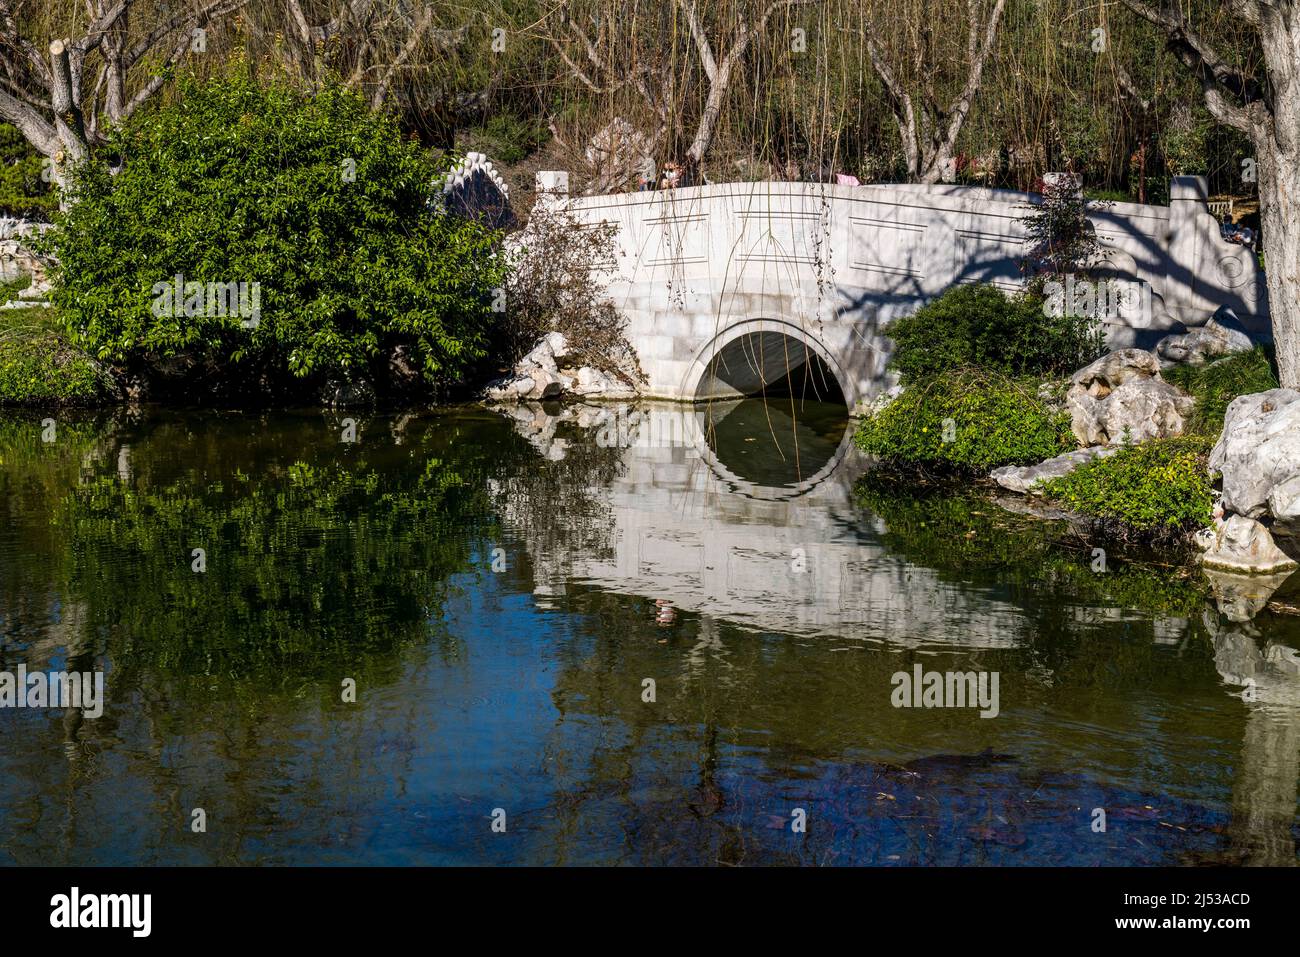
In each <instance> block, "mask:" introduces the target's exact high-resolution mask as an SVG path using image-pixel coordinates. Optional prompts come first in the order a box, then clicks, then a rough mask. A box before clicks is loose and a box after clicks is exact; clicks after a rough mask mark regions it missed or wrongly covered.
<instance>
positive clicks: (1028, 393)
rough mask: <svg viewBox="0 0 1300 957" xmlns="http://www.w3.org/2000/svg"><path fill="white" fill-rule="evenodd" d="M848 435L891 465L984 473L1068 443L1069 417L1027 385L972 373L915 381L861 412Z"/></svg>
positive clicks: (1058, 450) (1042, 456) (1070, 437)
mask: <svg viewBox="0 0 1300 957" xmlns="http://www.w3.org/2000/svg"><path fill="white" fill-rule="evenodd" d="M855 439H856V441H857V444H858V446H859V447H860V448H861V449H862V450H863V451H865V452H869V453H871V454H873V455H875V456H877V457H879V458H880V459H882V460H884V461H885V462H887V463H889V464H891V465H895V466H905V467H912V468H920V469H923V470H926V471H935V472H970V473H985V472H988V471H989V470H990V469H994V468H997V467H998V466H1001V465H1026V464H1030V463H1034V462H1041V461H1042V460H1043V459H1048V458H1051V457H1052V456H1055V455H1060V454H1061V453H1062V452H1067V451H1069V450H1070V449H1073V448H1074V447H1075V442H1074V437H1073V435H1072V434H1071V432H1070V418H1069V416H1068V415H1066V414H1064V413H1062V412H1059V411H1056V410H1054V409H1052V408H1050V407H1049V406H1048V405H1047V404H1046V403H1045V402H1043V400H1041V399H1040V398H1039V397H1038V395H1037V393H1036V391H1035V389H1034V387H1033V386H1032V385H1029V384H1025V383H1019V382H1016V381H1014V380H1012V379H1008V378H1006V377H1004V376H1001V375H998V374H996V373H988V372H981V371H977V370H958V371H955V372H947V373H944V374H942V375H938V376H934V377H932V378H929V379H925V380H922V381H920V382H917V383H914V384H913V385H912V386H910V387H908V388H907V390H906V391H904V392H903V394H902V395H901V396H899V397H898V398H897V399H895V400H894V401H893V402H892V403H891V404H889V405H888V406H886V407H885V408H884V409H882V410H880V411H878V412H875V413H872V414H869V415H867V416H866V417H865V418H864V419H863V420H862V422H861V424H860V425H859V426H858V431H857V434H856V436H855Z"/></svg>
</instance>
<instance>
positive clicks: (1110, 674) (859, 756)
mask: <svg viewBox="0 0 1300 957" xmlns="http://www.w3.org/2000/svg"><path fill="white" fill-rule="evenodd" d="M43 418H45V417H44V416H41V415H35V414H31V415H29V414H20V413H12V412H11V413H7V414H5V415H3V416H0V671H7V672H15V671H16V669H17V668H18V667H19V666H20V665H25V666H26V668H27V669H29V670H36V669H43V670H77V671H96V670H99V671H102V672H104V674H105V697H106V701H105V703H104V707H103V714H102V715H101V716H99V717H97V718H90V717H88V716H86V715H85V714H83V713H82V712H81V711H79V710H76V709H67V710H65V709H52V708H46V709H28V708H23V709H18V708H0V863H4V864H24V865H26V864H398V865H402V864H479V863H488V864H707V865H712V864H728V865H734V864H741V865H756V864H795V863H798V864H830V865H842V864H873V865H911V864H955V865H983V864H1067V865H1154V864H1198V863H1219V862H1221V863H1270V864H1276V863H1293V862H1294V861H1295V860H1296V838H1297V834H1298V832H1297V828H1296V795H1297V779H1298V777H1300V657H1298V656H1297V654H1296V652H1295V649H1296V648H1300V618H1297V617H1295V616H1293V615H1290V614H1287V613H1286V611H1287V609H1288V607H1294V605H1296V604H1298V603H1300V600H1297V599H1296V597H1295V594H1296V592H1297V590H1300V589H1297V587H1296V582H1287V583H1283V584H1282V585H1281V587H1280V589H1279V590H1278V591H1277V592H1276V593H1274V594H1273V595H1272V600H1271V603H1268V598H1269V596H1268V593H1267V591H1266V590H1264V591H1261V590H1260V589H1258V588H1256V589H1255V590H1254V591H1252V588H1253V587H1254V586H1246V587H1245V592H1244V594H1245V597H1244V598H1243V597H1242V592H1241V591H1240V590H1239V591H1238V592H1237V593H1235V597H1232V598H1230V599H1229V598H1225V597H1224V594H1225V593H1224V591H1223V587H1222V585H1221V584H1220V585H1216V586H1215V587H1216V588H1218V594H1219V600H1216V597H1215V592H1212V590H1211V587H1210V584H1209V583H1208V582H1207V581H1206V579H1205V578H1204V577H1203V575H1202V574H1201V573H1200V572H1199V571H1197V570H1196V569H1195V568H1194V566H1188V565H1185V564H1180V563H1178V562H1173V561H1171V560H1169V559H1166V560H1164V561H1163V563H1162V562H1157V561H1150V560H1142V559H1141V558H1140V557H1139V556H1135V555H1125V554H1122V553H1119V552H1108V553H1107V554H1106V555H1105V556H1104V558H1105V561H1104V566H1103V565H1102V564H1101V563H1099V561H1098V553H1097V552H1096V551H1095V549H1096V548H1098V547H1101V546H1102V544H1104V543H1097V542H1092V541H1088V540H1087V536H1086V535H1082V534H1081V533H1079V532H1078V531H1077V530H1072V529H1071V528H1070V527H1069V526H1067V525H1065V524H1063V523H1059V522H1048V521H1043V520H1040V519H1037V518H1032V517H1028V516H1025V515H1022V514H1017V513H1016V512H1015V511H1013V510H1005V509H1003V508H1001V507H999V505H997V504H995V503H994V502H993V501H991V500H990V499H989V498H988V497H987V496H985V495H981V494H977V493H976V492H973V491H969V490H967V491H961V490H956V489H946V490H945V489H925V488H918V487H912V486H909V485H907V484H904V483H899V482H897V481H895V482H890V481H888V480H883V479H878V478H872V477H866V478H864V474H865V472H866V467H865V463H863V462H862V461H860V459H859V457H858V456H857V453H856V452H855V451H854V450H853V449H852V446H851V443H850V442H849V441H848V434H849V423H848V422H847V421H846V419H845V418H844V414H843V410H842V409H837V408H834V407H826V406H812V405H799V404H795V403H791V402H790V401H789V400H782V399H773V400H770V401H769V402H767V403H763V402H761V401H757V400H747V401H744V402H739V403H715V404H713V405H710V406H708V407H701V408H694V409H692V408H686V407H678V406H653V405H646V406H641V407H638V408H635V409H633V408H616V407H605V408H598V407H592V406H559V405H556V406H547V407H546V408H545V409H542V408H535V409H519V410H516V411H515V412H513V413H511V414H501V413H496V412H493V411H489V410H486V409H481V408H455V409H447V410H442V411H438V412H425V413H419V414H406V415H403V414H393V415H388V414H382V415H381V414H374V413H361V412H354V413H343V412H339V413H335V412H326V411H322V410H302V411H296V412H278V413H272V414H261V413H235V412H178V411H165V410H143V411H132V412H126V411H121V412H115V413H112V414H105V415H98V416H77V415H73V414H62V415H59V416H55V417H54V419H55V421H54V423H53V428H51V425H50V423H49V422H45V423H43V422H42V419H43ZM349 420H350V421H349ZM353 432H355V435H353ZM353 438H354V439H355V441H348V439H353ZM47 440H49V441H47ZM1011 506H1012V508H1014V503H1011ZM195 549H202V550H203V551H202V559H201V561H200V560H199V558H198V556H196V553H195ZM196 567H200V568H202V570H195V569H196ZM1103 567H1104V570H1100V569H1101V568H1103ZM917 666H920V667H921V669H922V671H924V672H940V673H946V672H976V673H984V674H986V675H989V674H992V673H996V674H997V676H998V688H999V701H998V709H997V711H998V713H997V715H996V716H995V717H990V718H983V717H981V716H980V713H979V710H978V709H975V708H969V707H966V708H903V707H896V706H895V696H894V691H895V679H894V676H895V675H897V674H899V673H903V674H907V675H912V674H914V673H915V672H914V669H915V668H916V667H917ZM351 682H355V689H356V691H355V701H352V700H345V699H346V698H347V697H348V695H346V694H345V688H346V687H347V686H349V685H350V683H351ZM650 682H653V684H650ZM651 692H653V693H651ZM647 699H652V700H647ZM200 808H201V809H202V810H203V818H204V819H205V823H206V829H205V830H203V831H201V832H197V833H196V832H195V831H194V829H193V822H194V821H195V820H196V816H195V810H196V809H200ZM1098 809H1100V811H1099V810H1098ZM1101 812H1104V822H1105V828H1104V830H1102V829H1101V828H1100V827H1099V825H1098V822H1099V821H1100V820H1101ZM494 821H496V822H497V823H498V825H499V824H500V823H502V822H504V830H501V829H500V828H499V827H498V829H496V830H494V827H493V825H494ZM800 821H802V822H805V823H806V829H801V828H798V827H796V826H795V825H796V824H797V823H798V822H800Z"/></svg>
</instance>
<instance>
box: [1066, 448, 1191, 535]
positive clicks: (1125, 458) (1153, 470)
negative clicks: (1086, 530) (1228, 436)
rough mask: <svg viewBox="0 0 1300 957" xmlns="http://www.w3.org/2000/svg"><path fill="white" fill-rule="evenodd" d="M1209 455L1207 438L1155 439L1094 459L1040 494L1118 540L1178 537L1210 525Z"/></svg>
mask: <svg viewBox="0 0 1300 957" xmlns="http://www.w3.org/2000/svg"><path fill="white" fill-rule="evenodd" d="M1209 451H1210V442H1209V440H1207V439H1205V438H1203V437H1197V436H1193V437H1187V438H1180V439H1154V440H1152V441H1149V442H1143V443H1141V444H1140V445H1133V446H1128V447H1126V448H1123V449H1120V450H1119V451H1118V452H1116V453H1115V454H1114V455H1110V456H1107V457H1105V458H1097V459H1093V460H1092V461H1091V462H1088V463H1087V464H1085V465H1082V466H1080V467H1079V468H1077V469H1075V471H1073V472H1071V473H1070V474H1069V475H1065V476H1063V477H1061V478H1058V479H1053V480H1052V481H1050V482H1045V483H1043V485H1042V486H1041V488H1042V492H1043V494H1044V495H1046V496H1047V497H1048V498H1049V499H1051V500H1053V501H1055V502H1058V503H1059V504H1061V505H1063V506H1065V507H1066V508H1069V509H1070V510H1071V511H1074V512H1078V513H1080V514H1081V515H1085V516H1087V517H1089V518H1091V519H1094V520H1096V521H1097V522H1098V523H1099V524H1100V525H1102V526H1103V527H1106V528H1108V529H1109V530H1110V531H1112V532H1114V533H1116V534H1117V535H1120V536H1131V535H1132V534H1133V533H1138V534H1140V535H1141V536H1143V537H1162V536H1168V537H1177V536H1178V535H1179V534H1181V533H1183V532H1187V531H1194V530H1196V529H1198V528H1202V527H1204V526H1206V525H1208V524H1209V522H1210V511H1211V508H1212V507H1213V500H1212V496H1211V489H1212V486H1211V482H1210V474H1209V470H1208V469H1207V467H1206V461H1207V459H1208V457H1209Z"/></svg>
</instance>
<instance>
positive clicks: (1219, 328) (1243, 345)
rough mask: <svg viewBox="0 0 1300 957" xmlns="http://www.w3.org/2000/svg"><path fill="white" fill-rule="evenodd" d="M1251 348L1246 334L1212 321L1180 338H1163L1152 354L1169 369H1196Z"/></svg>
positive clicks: (1175, 336) (1251, 343)
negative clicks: (1211, 361) (1189, 365)
mask: <svg viewBox="0 0 1300 957" xmlns="http://www.w3.org/2000/svg"><path fill="white" fill-rule="evenodd" d="M1253 348H1255V343H1254V342H1253V341H1251V338H1250V336H1248V335H1246V333H1244V332H1242V331H1240V330H1238V329H1230V328H1228V327H1227V326H1225V325H1223V324H1222V323H1219V322H1216V321H1215V320H1214V319H1211V320H1210V321H1209V322H1207V323H1206V324H1205V325H1203V326H1199V327H1197V328H1195V329H1189V330H1188V331H1187V332H1186V333H1184V334H1183V335H1174V336H1165V337H1164V338H1163V339H1161V340H1160V341H1159V342H1157V343H1156V347H1155V353H1156V355H1157V356H1159V357H1160V359H1161V360H1163V362H1162V364H1163V365H1164V366H1166V367H1168V366H1172V365H1178V364H1180V363H1187V364H1193V365H1197V364H1200V363H1203V362H1207V361H1209V360H1210V359H1214V358H1218V357H1220V356H1226V355H1232V354H1233V353H1237V352H1249V351H1250V350H1251V349H1253Z"/></svg>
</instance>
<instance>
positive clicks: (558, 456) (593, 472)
mask: <svg viewBox="0 0 1300 957" xmlns="http://www.w3.org/2000/svg"><path fill="white" fill-rule="evenodd" d="M613 414H614V412H613V410H608V411H604V410H590V411H588V412H586V413H585V415H583V416H579V415H577V414H574V413H573V412H572V410H568V411H566V412H562V413H561V415H550V414H548V413H547V412H545V411H543V410H542V409H541V408H540V407H536V406H531V407H530V406H520V407H517V408H516V409H514V410H513V412H512V414H511V416H510V419H509V421H510V422H511V425H512V427H513V428H514V430H515V432H516V433H517V434H518V435H519V436H521V437H522V438H524V439H525V440H526V441H527V442H528V443H529V444H530V445H531V446H532V449H531V450H530V451H532V452H533V454H531V455H523V456H521V457H519V458H518V459H516V460H515V461H514V462H513V463H512V465H511V466H509V467H505V468H502V469H500V470H499V471H497V473H496V474H495V476H494V477H493V479H492V481H491V482H490V483H489V485H488V488H489V492H490V494H491V498H492V502H493V505H494V507H495V509H496V511H497V514H498V515H499V516H500V518H501V522H502V524H503V525H504V526H505V528H506V529H508V530H509V531H510V533H511V534H512V535H513V536H514V537H516V538H518V539H519V540H521V542H522V544H523V548H522V550H521V552H522V554H521V555H520V556H519V557H520V558H526V559H527V561H528V562H529V563H530V568H529V569H528V570H527V571H528V573H529V574H528V575H527V576H526V577H531V579H532V587H533V590H534V593H535V594H537V595H539V596H546V595H550V594H556V593H562V592H563V591H564V589H565V583H566V581H567V580H568V578H569V573H570V571H571V568H572V558H573V556H575V555H581V556H583V557H584V558H598V557H602V556H608V555H610V554H612V552H613V548H614V541H613V535H614V520H613V507H612V505H611V504H610V502H609V497H608V489H609V487H610V486H611V485H612V484H613V482H614V480H615V479H617V478H618V477H619V476H620V475H622V474H624V472H625V471H626V466H625V465H624V463H623V454H624V450H623V449H621V448H619V447H617V445H608V446H606V445H602V444H600V443H599V442H597V441H596V439H597V434H598V429H599V427H600V424H601V423H602V422H603V421H604V416H606V415H613Z"/></svg>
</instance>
